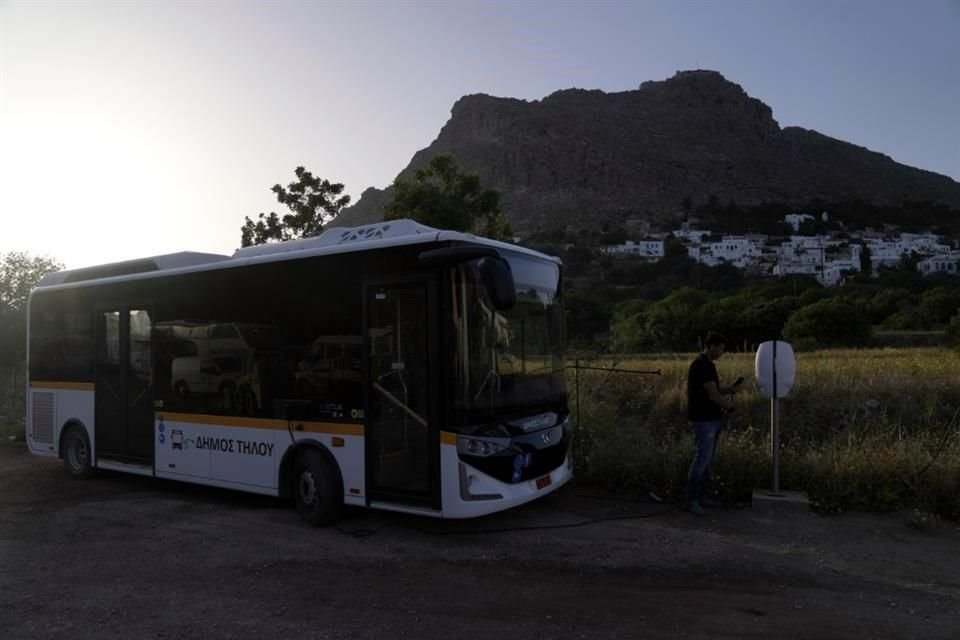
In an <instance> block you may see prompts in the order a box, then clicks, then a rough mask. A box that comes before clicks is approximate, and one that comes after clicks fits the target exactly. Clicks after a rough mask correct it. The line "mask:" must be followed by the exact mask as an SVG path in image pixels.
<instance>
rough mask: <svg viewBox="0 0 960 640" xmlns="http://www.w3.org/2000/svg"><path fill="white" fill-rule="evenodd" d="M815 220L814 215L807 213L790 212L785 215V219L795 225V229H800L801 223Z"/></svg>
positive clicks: (789, 223)
mask: <svg viewBox="0 0 960 640" xmlns="http://www.w3.org/2000/svg"><path fill="white" fill-rule="evenodd" d="M808 220H809V221H811V222H812V221H813V220H814V217H813V216H811V215H809V214H806V213H788V214H787V215H785V216H783V221H784V222H786V223H787V224H788V225H790V226H791V227H793V230H794V231H795V232H796V231H800V225H801V224H803V223H804V222H807V221H808Z"/></svg>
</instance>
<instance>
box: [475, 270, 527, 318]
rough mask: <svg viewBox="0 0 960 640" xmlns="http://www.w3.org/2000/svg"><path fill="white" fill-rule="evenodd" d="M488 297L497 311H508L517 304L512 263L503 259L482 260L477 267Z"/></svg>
mask: <svg viewBox="0 0 960 640" xmlns="http://www.w3.org/2000/svg"><path fill="white" fill-rule="evenodd" d="M477 268H478V269H479V270H480V279H481V280H482V281H483V286H484V287H485V288H486V289H487V296H488V297H489V298H490V302H492V303H493V306H494V308H495V309H496V310H497V311H506V310H507V309H510V308H512V307H513V305H515V304H516V303H517V289H516V287H514V286H513V272H512V271H510V263H509V262H507V261H506V260H504V259H503V258H501V257H496V258H492V257H486V258H481V259H480V262H479V263H478V265H477Z"/></svg>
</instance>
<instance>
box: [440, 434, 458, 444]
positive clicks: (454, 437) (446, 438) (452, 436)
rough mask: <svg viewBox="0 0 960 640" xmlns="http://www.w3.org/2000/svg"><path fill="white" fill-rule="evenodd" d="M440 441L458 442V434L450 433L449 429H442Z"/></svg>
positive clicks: (446, 442)
mask: <svg viewBox="0 0 960 640" xmlns="http://www.w3.org/2000/svg"><path fill="white" fill-rule="evenodd" d="M440 443H441V444H457V434H455V433H450V432H449V431H441V432H440Z"/></svg>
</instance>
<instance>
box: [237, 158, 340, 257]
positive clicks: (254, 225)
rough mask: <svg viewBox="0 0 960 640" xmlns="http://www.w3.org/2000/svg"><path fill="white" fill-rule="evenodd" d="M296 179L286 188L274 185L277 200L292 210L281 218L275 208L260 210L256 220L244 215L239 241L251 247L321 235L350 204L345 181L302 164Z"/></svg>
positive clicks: (273, 189)
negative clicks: (323, 175)
mask: <svg viewBox="0 0 960 640" xmlns="http://www.w3.org/2000/svg"><path fill="white" fill-rule="evenodd" d="M294 173H295V174H296V175H297V180H296V182H291V183H290V184H288V185H287V187H286V188H283V187H281V186H280V185H279V184H275V185H273V188H272V189H271V191H273V192H274V193H275V194H277V202H279V203H280V204H283V205H286V206H287V207H288V208H289V209H290V211H291V212H292V213H288V214H286V215H284V216H283V218H281V217H280V216H278V215H277V214H276V213H274V212H272V211H271V212H270V214H269V215H267V214H263V213H261V214H260V215H259V216H258V218H257V221H256V222H254V221H253V220H251V219H250V217H249V216H245V218H244V220H245V222H244V224H243V226H242V227H241V228H240V244H241V246H244V247H250V246H253V245H258V244H266V243H268V242H282V241H285V240H296V239H297V238H308V237H310V236H316V235H319V234H320V233H321V232H322V231H323V225H324V224H325V223H327V222H329V221H330V220H333V219H334V218H336V217H337V216H338V215H339V214H340V210H341V209H343V208H344V207H345V206H347V205H348V204H350V196H344V195H341V194H342V193H343V188H344V187H343V184H341V183H339V182H337V183H335V184H334V183H331V182H330V181H329V180H325V179H320V178H319V177H317V176H314V175H313V174H312V173H310V172H309V171H307V170H306V169H304V168H303V167H297V168H296V169H295V170H294Z"/></svg>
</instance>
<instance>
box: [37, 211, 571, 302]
mask: <svg viewBox="0 0 960 640" xmlns="http://www.w3.org/2000/svg"><path fill="white" fill-rule="evenodd" d="M446 241H461V242H470V243H475V244H482V245H487V246H490V247H493V248H497V249H504V250H508V251H514V252H517V253H523V254H527V255H530V256H535V257H538V258H542V259H546V260H551V261H553V262H556V263H557V264H560V260H559V259H558V258H555V257H552V256H548V255H546V254H543V253H540V252H538V251H533V250H532V249H527V248H525V247H521V246H519V245H515V244H509V243H506V242H500V241H498V240H491V239H490V238H484V237H482V236H475V235H473V234H469V233H461V232H459V231H444V230H441V229H434V228H433V227H428V226H426V225H422V224H420V223H418V222H415V221H413V220H391V221H389V222H378V223H375V224H368V225H363V226H359V227H332V228H330V229H327V230H326V231H324V232H323V233H322V234H320V235H319V236H315V237H312V238H303V239H300V240H289V241H287V242H275V243H270V244H263V245H257V246H253V247H245V248H243V249H237V250H236V251H235V252H234V254H233V255H232V256H226V255H221V254H216V253H198V252H193V251H182V252H179V253H170V254H165V255H161V256H153V257H150V258H142V259H137V260H126V261H123V262H114V263H110V264H104V265H98V266H94V267H85V268H82V269H68V270H66V271H58V272H56V273H51V274H48V275H46V276H44V277H43V278H42V279H41V280H40V282H39V283H38V284H37V287H36V288H37V289H40V288H44V289H45V288H48V287H72V286H83V285H85V284H93V283H97V284H99V283H101V282H107V281H110V282H120V281H124V280H134V279H144V278H152V277H157V276H161V275H172V274H174V273H189V272H193V271H212V270H217V269H226V268H230V267H239V266H246V265H251V264H259V263H265V262H279V261H284V260H298V259H301V258H309V257H314V256H321V255H329V254H337V253H350V252H355V251H370V250H374V249H382V248H386V247H392V246H402V245H409V244H420V243H427V242H446Z"/></svg>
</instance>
